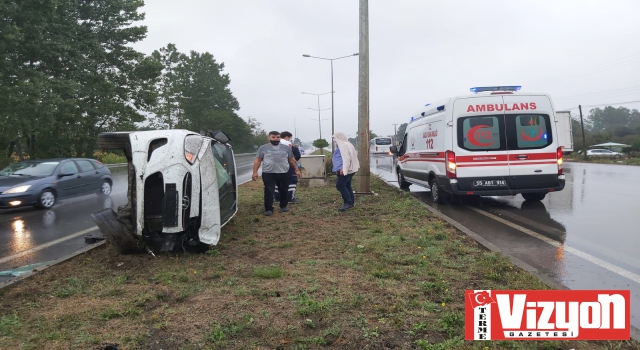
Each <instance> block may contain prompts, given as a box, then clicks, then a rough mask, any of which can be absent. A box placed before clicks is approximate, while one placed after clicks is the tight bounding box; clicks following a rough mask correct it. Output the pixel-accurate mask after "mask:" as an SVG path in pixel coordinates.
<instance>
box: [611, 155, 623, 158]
mask: <svg viewBox="0 0 640 350" xmlns="http://www.w3.org/2000/svg"><path fill="white" fill-rule="evenodd" d="M613 157H614V158H615V159H620V158H622V156H621V155H619V154H616V155H615V156H613Z"/></svg>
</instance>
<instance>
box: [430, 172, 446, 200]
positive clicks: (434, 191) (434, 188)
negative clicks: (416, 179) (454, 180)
mask: <svg viewBox="0 0 640 350" xmlns="http://www.w3.org/2000/svg"><path fill="white" fill-rule="evenodd" d="M429 187H430V188H431V199H433V202H434V203H438V204H446V203H447V199H448V197H447V194H446V193H445V192H444V191H442V187H440V185H439V184H438V180H437V179H436V178H435V177H434V178H433V179H431V183H430V186H429Z"/></svg>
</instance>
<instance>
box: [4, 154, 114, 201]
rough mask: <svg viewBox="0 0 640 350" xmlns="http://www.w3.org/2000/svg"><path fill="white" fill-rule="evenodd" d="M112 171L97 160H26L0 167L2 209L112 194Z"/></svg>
mask: <svg viewBox="0 0 640 350" xmlns="http://www.w3.org/2000/svg"><path fill="white" fill-rule="evenodd" d="M112 185H113V180H112V179H111V171H110V170H109V168H107V167H106V166H104V165H103V164H102V163H100V162H98V161H97V160H94V159H85V158H59V159H43V160H27V161H23V162H18V163H14V164H11V165H9V166H7V167H6V168H4V169H2V170H0V209H8V208H18V207H24V206H31V205H33V206H35V207H37V208H40V209H49V208H51V207H53V206H54V205H55V203H56V201H57V200H58V199H60V198H67V197H75V196H81V195H86V194H91V193H97V194H100V195H104V196H108V195H110V194H111V186H112Z"/></svg>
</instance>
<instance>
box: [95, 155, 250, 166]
mask: <svg viewBox="0 0 640 350" xmlns="http://www.w3.org/2000/svg"><path fill="white" fill-rule="evenodd" d="M255 155H256V154H255V153H239V154H235V155H234V156H235V157H236V158H242V157H255ZM104 166H106V167H107V168H121V167H125V166H127V163H116V164H105V165H104Z"/></svg>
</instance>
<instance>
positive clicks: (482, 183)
mask: <svg viewBox="0 0 640 350" xmlns="http://www.w3.org/2000/svg"><path fill="white" fill-rule="evenodd" d="M473 186H474V187H506V186H507V181H505V180H473Z"/></svg>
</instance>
